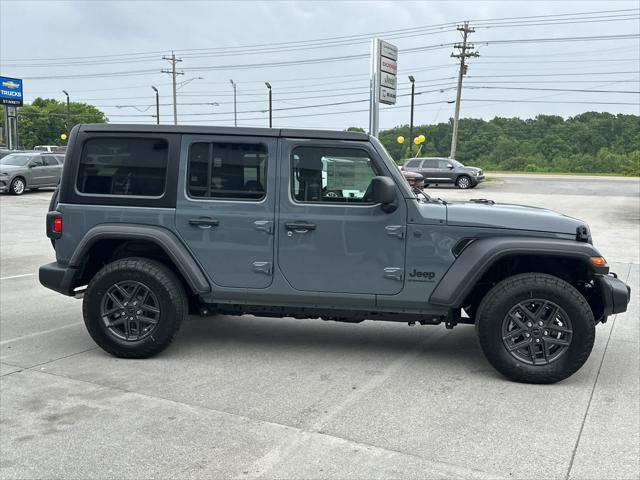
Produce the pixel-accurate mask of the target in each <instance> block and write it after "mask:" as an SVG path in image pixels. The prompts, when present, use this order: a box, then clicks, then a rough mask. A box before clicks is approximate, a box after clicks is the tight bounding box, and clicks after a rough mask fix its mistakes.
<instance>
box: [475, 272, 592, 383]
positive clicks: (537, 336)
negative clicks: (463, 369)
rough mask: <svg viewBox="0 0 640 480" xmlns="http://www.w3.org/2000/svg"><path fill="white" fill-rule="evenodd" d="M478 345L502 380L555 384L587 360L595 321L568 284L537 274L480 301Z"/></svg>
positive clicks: (509, 280)
mask: <svg viewBox="0 0 640 480" xmlns="http://www.w3.org/2000/svg"><path fill="white" fill-rule="evenodd" d="M476 329H477V332H478V338H479V341H480V346H481V347H482V350H483V352H484V354H485V356H486V357H487V359H488V360H489V362H490V363H491V364H492V365H493V366H494V367H495V368H496V370H498V371H499V372H500V373H502V374H503V375H504V376H506V377H508V378H510V379H511V380H515V381H517V382H524V383H555V382H558V381H560V380H564V379H565V378H568V377H570V376H571V375H573V374H574V373H575V372H576V371H578V369H579V368H580V367H582V365H583V364H584V363H585V362H586V361H587V358H589V354H590V353H591V349H592V347H593V342H594V339H595V321H594V318H593V313H592V311H591V308H590V307H589V304H588V303H587V301H586V300H585V298H584V297H583V296H582V295H581V294H580V293H579V292H578V291H577V290H576V289H575V288H574V287H573V286H572V285H570V284H569V283H567V282H565V281H564V280H561V279H560V278H557V277H554V276H551V275H546V274H542V273H526V274H521V275H515V276H513V277H510V278H507V279H506V280H503V281H502V282H500V283H498V284H497V285H496V286H494V287H493V288H492V289H491V290H490V291H489V292H488V293H487V295H485V297H484V298H483V299H482V302H480V306H479V307H478V311H477V314H476Z"/></svg>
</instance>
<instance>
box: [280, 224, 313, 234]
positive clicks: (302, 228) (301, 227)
mask: <svg viewBox="0 0 640 480" xmlns="http://www.w3.org/2000/svg"><path fill="white" fill-rule="evenodd" d="M284 226H285V227H286V229H287V230H289V231H293V232H296V233H307V232H308V231H309V230H315V229H316V224H315V223H307V222H290V223H285V224H284Z"/></svg>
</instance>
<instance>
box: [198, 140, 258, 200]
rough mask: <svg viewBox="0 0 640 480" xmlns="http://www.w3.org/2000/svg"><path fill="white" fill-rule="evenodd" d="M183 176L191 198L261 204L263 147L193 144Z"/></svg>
mask: <svg viewBox="0 0 640 480" xmlns="http://www.w3.org/2000/svg"><path fill="white" fill-rule="evenodd" d="M187 175H188V179H189V180H188V186H187V188H188V193H189V195H190V196H192V197H205V198H225V199H239V200H261V199H263V198H264V197H265V195H266V187H267V147H266V146H265V145H263V144H259V143H208V142H197V143H193V144H191V147H190V148H189V168H188V174H187Z"/></svg>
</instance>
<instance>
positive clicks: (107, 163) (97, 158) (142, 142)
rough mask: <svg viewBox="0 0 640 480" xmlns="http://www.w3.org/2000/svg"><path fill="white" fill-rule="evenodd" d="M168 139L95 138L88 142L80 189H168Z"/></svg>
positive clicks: (157, 192)
mask: <svg viewBox="0 0 640 480" xmlns="http://www.w3.org/2000/svg"><path fill="white" fill-rule="evenodd" d="M168 152H169V149H168V143H167V141H166V140H163V139H155V138H94V139H90V140H88V141H87V142H86V143H85V144H84V148H83V150H82V158H81V159H80V166H79V168H78V182H77V188H78V191H80V192H82V193H92V194H99V195H135V196H148V197H158V196H161V195H162V194H163V192H164V186H165V181H166V174H167V160H168Z"/></svg>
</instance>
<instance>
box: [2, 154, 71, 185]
mask: <svg viewBox="0 0 640 480" xmlns="http://www.w3.org/2000/svg"><path fill="white" fill-rule="evenodd" d="M63 162H64V155H60V154H53V153H47V152H17V153H11V154H9V155H7V156H5V157H2V158H0V192H9V193H12V194H14V195H22V194H23V193H24V191H25V190H26V189H27V188H29V189H31V190H37V189H38V188H41V187H55V186H57V185H58V182H59V181H60V175H61V174H62V164H63Z"/></svg>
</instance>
